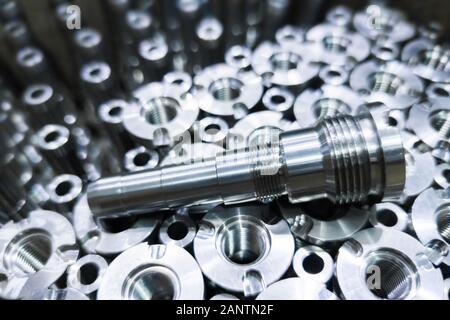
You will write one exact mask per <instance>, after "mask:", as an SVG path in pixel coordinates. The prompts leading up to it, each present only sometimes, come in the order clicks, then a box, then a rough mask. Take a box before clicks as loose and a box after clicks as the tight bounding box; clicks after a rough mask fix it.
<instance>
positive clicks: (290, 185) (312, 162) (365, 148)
mask: <svg viewBox="0 0 450 320" xmlns="http://www.w3.org/2000/svg"><path fill="white" fill-rule="evenodd" d="M275 138H276V137H275ZM180 177H183V178H182V179H180ZM194 177H195V178H194ZM404 182H405V159H404V154H403V146H402V141H401V138H400V135H399V132H398V131H397V129H395V128H392V127H389V126H385V125H384V124H383V120H380V119H378V121H375V120H374V118H372V116H371V115H370V114H368V113H363V114H359V115H357V116H355V117H351V116H344V115H342V116H339V117H336V118H328V119H325V120H323V121H322V122H320V123H319V124H318V125H317V126H316V127H314V128H310V129H304V130H297V131H288V132H284V133H282V134H280V135H279V140H277V141H275V140H272V144H271V145H265V146H264V145H261V146H258V147H252V148H250V149H249V148H247V149H241V150H238V151H232V152H228V153H222V154H218V155H217V156H216V157H215V158H209V159H205V160H204V161H203V162H201V163H191V164H182V165H178V166H172V167H164V168H161V169H155V170H151V171H145V172H141V173H135V174H129V175H126V176H117V177H110V178H104V179H100V180H98V181H96V182H94V183H92V184H90V185H89V187H88V202H89V205H90V207H91V210H92V212H93V213H94V215H95V216H96V217H112V216H116V215H126V214H133V213H137V212H148V211H157V210H161V209H168V208H177V207H182V206H192V205H195V204H199V203H203V202H205V201H207V202H209V201H222V202H224V203H225V204H232V203H242V202H247V201H254V200H262V201H267V200H269V199H273V198H276V197H278V196H281V195H283V194H287V195H288V196H289V199H290V201H292V202H302V201H309V200H313V199H318V198H324V197H328V198H329V199H332V200H334V201H335V202H336V203H340V204H344V203H352V202H364V201H366V200H367V197H368V196H369V195H371V196H374V197H377V198H379V199H385V200H387V199H390V198H393V197H394V198H395V197H397V196H398V195H399V193H401V191H402V189H403V186H404ZM144 194H145V197H144V196H143V195H144Z"/></svg>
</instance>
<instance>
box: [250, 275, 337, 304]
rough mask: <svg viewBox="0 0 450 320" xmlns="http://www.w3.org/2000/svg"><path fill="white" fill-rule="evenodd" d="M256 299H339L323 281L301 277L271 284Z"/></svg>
mask: <svg viewBox="0 0 450 320" xmlns="http://www.w3.org/2000/svg"><path fill="white" fill-rule="evenodd" d="M256 300H338V299H337V297H336V295H335V294H334V293H333V292H331V291H329V290H328V289H327V287H326V286H325V284H323V283H320V282H316V281H312V280H307V279H301V278H288V279H284V280H281V281H278V282H275V283H273V284H271V285H270V286H269V287H267V289H266V290H264V291H263V292H261V293H260V294H259V295H258V297H256Z"/></svg>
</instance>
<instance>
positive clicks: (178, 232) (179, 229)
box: [167, 221, 189, 240]
mask: <svg viewBox="0 0 450 320" xmlns="http://www.w3.org/2000/svg"><path fill="white" fill-rule="evenodd" d="M188 232H189V229H188V226H187V225H186V224H185V223H183V222H181V221H177V222H174V223H172V224H171V225H170V226H169V227H168V228H167V234H168V235H169V237H170V238H172V239H173V240H181V239H183V238H184V237H186V236H187V234H188Z"/></svg>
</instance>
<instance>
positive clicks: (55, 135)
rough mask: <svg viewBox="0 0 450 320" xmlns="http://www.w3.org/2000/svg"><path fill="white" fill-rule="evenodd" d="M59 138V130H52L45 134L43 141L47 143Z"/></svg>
mask: <svg viewBox="0 0 450 320" xmlns="http://www.w3.org/2000/svg"><path fill="white" fill-rule="evenodd" d="M58 138H59V132H58V131H52V132H49V133H48V134H47V135H46V136H45V139H44V140H45V142H47V143H51V142H55V141H56V140H58Z"/></svg>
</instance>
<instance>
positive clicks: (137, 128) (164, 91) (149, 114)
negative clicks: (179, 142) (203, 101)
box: [124, 82, 199, 148]
mask: <svg viewBox="0 0 450 320" xmlns="http://www.w3.org/2000/svg"><path fill="white" fill-rule="evenodd" d="M134 95H135V97H136V98H137V99H138V100H139V101H138V102H137V103H134V104H133V105H131V106H130V107H129V108H128V114H127V116H126V117H125V121H124V125H125V128H126V129H127V131H128V132H129V133H130V134H131V135H132V137H133V138H134V139H136V140H137V141H138V142H140V143H142V144H143V145H144V146H146V147H149V148H152V147H164V146H171V145H173V144H174V143H175V142H176V141H175V139H179V138H180V137H182V136H183V134H186V131H188V130H189V129H190V128H191V127H192V125H193V124H194V121H195V120H197V117H198V114H199V108H198V101H197V100H196V99H195V98H194V97H193V96H192V95H191V94H189V93H184V92H182V90H181V89H180V87H178V86H176V85H171V84H166V83H160V82H153V83H150V84H148V85H145V86H143V87H141V88H139V89H138V90H136V91H135V92H134Z"/></svg>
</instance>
